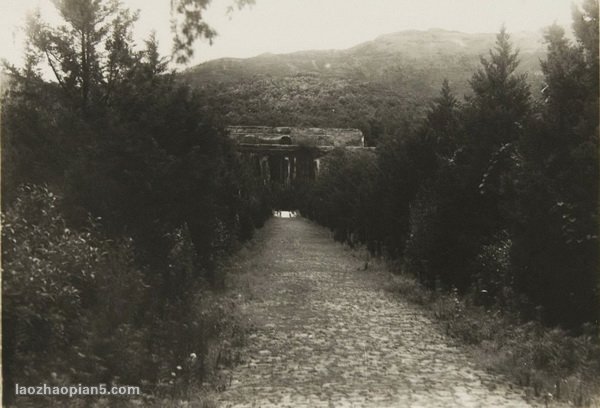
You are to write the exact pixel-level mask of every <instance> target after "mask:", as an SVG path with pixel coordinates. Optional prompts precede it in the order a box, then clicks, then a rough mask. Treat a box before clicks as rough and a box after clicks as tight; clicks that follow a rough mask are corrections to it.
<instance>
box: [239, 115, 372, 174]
mask: <svg viewBox="0 0 600 408" xmlns="http://www.w3.org/2000/svg"><path fill="white" fill-rule="evenodd" d="M227 131H228V134H229V137H230V138H231V139H233V140H234V141H235V142H236V145H237V149H238V151H239V152H240V153H241V154H243V155H245V156H247V157H248V158H249V159H250V160H251V161H252V163H253V164H254V167H255V168H256V171H257V172H259V173H260V174H261V176H262V177H263V179H264V180H265V181H272V182H276V183H282V184H290V183H291V182H292V181H293V180H300V179H301V180H313V179H315V177H317V175H318V173H319V169H320V160H321V158H322V157H323V156H324V155H325V154H327V153H329V152H331V151H332V150H333V149H335V148H344V149H352V150H359V149H372V148H369V147H365V145H364V137H363V134H362V132H361V131H360V130H358V129H337V128H302V127H269V126H230V127H228V128H227Z"/></svg>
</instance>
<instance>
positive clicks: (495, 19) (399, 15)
mask: <svg viewBox="0 0 600 408" xmlns="http://www.w3.org/2000/svg"><path fill="white" fill-rule="evenodd" d="M232 2H233V0H213V3H212V5H211V6H210V9H209V10H208V11H207V13H206V20H207V21H208V22H209V23H210V24H212V25H213V27H215V28H216V29H217V31H218V33H219V36H218V37H217V38H216V39H215V41H214V44H213V45H212V46H209V45H208V43H207V42H203V43H198V44H197V45H196V56H195V58H194V61H193V63H197V62H201V61H206V60H210V59H215V58H220V57H250V56H254V55H258V54H262V53H265V52H271V53H284V52H293V51H298V50H305V49H330V48H336V49H339V48H347V47H351V46H353V45H356V44H358V43H360V42H363V41H367V40H371V39H373V38H375V37H377V36H378V35H380V34H386V33H392V32H396V31H401V30H410V29H417V30H425V29H429V28H443V29H448V30H457V31H463V32H497V31H498V29H499V27H500V25H501V24H502V23H505V24H506V27H507V29H508V31H509V32H511V31H512V32H517V31H537V30H539V29H541V28H542V27H545V26H548V25H550V24H552V23H553V22H555V21H556V22H557V23H559V24H561V25H564V26H569V27H570V24H571V5H572V4H573V3H574V1H573V0H256V5H254V6H252V7H250V8H246V9H243V10H241V11H235V12H234V13H233V14H232V15H231V18H229V17H228V16H227V15H226V8H227V6H228V5H230V4H231V3H232ZM122 3H123V4H125V5H126V6H128V7H130V8H133V9H139V10H140V11H141V17H140V20H139V22H138V23H137V25H136V27H137V28H136V35H137V37H138V38H143V37H146V36H147V35H148V34H149V33H150V32H151V31H152V30H155V31H156V32H157V36H158V38H159V40H160V42H161V48H162V50H163V52H164V53H168V52H169V51H170V45H171V44H170V40H171V38H170V31H169V3H170V1H169V0H122ZM579 3H580V0H575V4H579ZM36 6H39V7H40V9H41V11H42V16H43V17H44V18H45V19H47V20H48V21H54V20H55V18H56V17H55V16H54V15H53V13H52V10H53V7H52V6H51V3H50V0H0V57H2V58H6V59H8V60H9V61H11V62H14V63H17V64H18V63H20V60H21V55H22V49H23V44H22V30H21V27H22V26H23V22H24V17H25V14H26V11H27V10H28V9H32V8H34V7H36Z"/></svg>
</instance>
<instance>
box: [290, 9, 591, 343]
mask: <svg viewBox="0 0 600 408" xmlns="http://www.w3.org/2000/svg"><path fill="white" fill-rule="evenodd" d="M573 30H574V35H575V41H574V42H573V41H571V40H569V39H568V38H566V36H565V31H564V30H563V29H562V28H561V27H559V26H556V25H554V26H551V27H549V28H548V29H547V31H546V33H545V36H544V39H545V42H546V45H547V56H546V58H545V59H543V60H542V61H541V70H542V72H543V89H542V92H541V95H542V96H541V98H534V97H532V93H533V91H532V89H531V87H530V85H529V84H528V82H527V77H526V75H525V74H523V73H520V72H519V71H518V65H519V54H518V51H517V50H515V48H514V46H513V44H512V42H511V40H510V36H509V34H508V33H507V32H506V31H505V30H504V29H502V31H501V32H500V33H499V34H498V35H497V38H496V44H495V46H494V47H493V49H492V50H491V51H490V53H489V55H487V56H485V57H482V59H481V63H480V66H479V67H478V68H477V70H475V71H474V72H473V74H472V77H471V79H470V80H469V86H470V88H471V92H470V94H469V96H467V97H466V98H464V99H462V98H459V97H457V96H455V95H454V93H453V92H452V90H451V88H450V86H449V84H448V81H444V82H443V84H442V87H441V91H439V95H438V97H437V98H435V99H434V100H433V102H432V103H431V106H430V107H429V110H428V111H427V114H426V117H425V118H424V120H423V121H422V122H421V123H420V124H413V125H412V126H405V127H403V128H399V129H397V131H396V132H395V133H393V134H390V135H388V136H387V137H385V138H384V139H383V140H381V141H380V143H379V146H378V149H377V153H376V154H366V155H365V154H361V155H359V154H356V153H349V152H344V151H339V152H337V153H336V154H334V155H332V156H331V157H329V158H327V159H326V161H327V163H325V165H326V171H325V172H324V174H323V175H322V176H321V177H320V178H319V179H318V180H317V183H316V184H315V185H312V186H310V185H309V186H306V185H304V186H301V187H300V190H301V191H302V193H301V194H300V195H301V196H302V197H306V199H305V200H304V202H303V205H302V212H303V214H306V215H308V216H310V217H312V218H313V219H315V220H317V221H318V222H320V223H322V224H324V225H326V226H328V227H330V228H331V229H332V230H333V231H334V232H335V235H336V236H337V237H338V238H339V239H341V240H343V241H347V242H351V243H358V242H362V243H365V244H366V245H367V246H368V247H369V248H370V250H371V251H373V252H375V253H377V254H384V255H386V256H388V257H391V258H401V259H402V262H403V264H404V269H405V270H408V271H411V272H412V273H414V274H415V275H417V276H419V277H420V279H421V280H422V281H423V282H424V283H426V284H427V285H428V286H430V287H445V288H447V289H450V288H456V289H458V290H459V291H460V292H462V293H472V294H473V296H475V297H476V301H477V302H479V303H490V304H491V303H495V304H499V305H501V306H503V307H505V308H512V309H513V310H517V311H518V312H519V313H521V314H522V315H523V317H524V318H525V319H541V320H542V321H543V322H545V323H546V324H548V325H561V326H563V327H565V328H568V329H571V330H573V331H574V332H577V333H578V332H580V331H581V330H582V328H584V327H588V328H589V325H590V324H591V325H596V326H597V322H598V318H599V317H600V299H599V295H600V294H599V291H600V279H599V271H598V3H597V2H595V1H587V2H585V4H584V9H583V11H580V10H576V11H575V12H574V23H573Z"/></svg>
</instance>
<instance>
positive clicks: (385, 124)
mask: <svg viewBox="0 0 600 408" xmlns="http://www.w3.org/2000/svg"><path fill="white" fill-rule="evenodd" d="M495 39H496V34H493V33H479V34H471V33H462V32H459V31H450V30H444V29H430V30H427V31H420V30H406V31H400V32H396V33H388V34H382V35H380V36H377V37H376V38H375V39H373V40H370V41H366V42H363V43H360V44H357V45H355V46H352V47H349V48H346V49H343V50H336V49H333V50H301V51H295V52H292V53H286V54H261V55H258V56H255V57H251V58H221V59H217V60H212V61H207V62H205V63H202V64H199V65H196V66H195V67H191V68H190V69H188V70H186V71H184V72H182V73H181V74H180V77H181V79H182V80H183V81H186V82H188V83H189V84H191V85H192V86H193V87H195V88H196V89H198V90H199V92H200V94H201V95H202V96H203V97H204V98H205V99H206V109H207V111H209V112H210V113H213V114H215V115H217V116H218V117H219V118H220V119H221V120H222V121H223V122H224V124H226V125H268V126H314V127H357V128H359V129H361V130H362V131H363V132H364V133H365V135H366V137H367V138H369V139H371V140H373V139H374V138H376V137H378V135H379V134H381V133H390V132H392V131H395V130H394V129H396V130H397V129H398V128H401V127H403V126H404V127H405V126H406V123H413V124H414V123H416V122H418V120H419V119H420V118H422V117H423V116H424V114H425V113H426V111H427V109H428V106H429V103H430V101H431V99H432V98H434V97H436V96H437V95H438V93H439V89H440V86H441V83H442V81H443V80H444V79H448V81H449V83H450V85H451V88H452V89H453V91H454V93H455V94H456V95H457V96H458V97H459V98H461V97H462V96H464V95H468V94H469V92H470V87H469V79H470V78H471V76H472V75H473V73H474V72H475V71H476V70H477V68H478V67H479V66H480V59H481V57H484V58H485V57H486V55H487V53H488V51H489V50H490V49H491V48H492V47H493V46H494V41H495ZM511 40H513V44H514V47H515V48H516V49H519V50H520V51H519V56H520V59H521V64H520V66H519V68H518V72H519V73H524V74H527V76H528V81H529V82H530V85H531V90H532V94H533V95H534V97H535V96H537V95H538V94H539V89H541V82H542V78H543V76H542V73H541V68H540V60H541V59H543V58H544V57H545V49H544V45H543V35H542V33H541V32H519V33H514V34H511Z"/></svg>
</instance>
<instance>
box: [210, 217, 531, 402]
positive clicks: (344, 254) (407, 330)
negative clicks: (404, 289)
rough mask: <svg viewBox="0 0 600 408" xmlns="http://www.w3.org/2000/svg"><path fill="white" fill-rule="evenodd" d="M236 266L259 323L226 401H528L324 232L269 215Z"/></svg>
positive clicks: (221, 397)
mask: <svg viewBox="0 0 600 408" xmlns="http://www.w3.org/2000/svg"><path fill="white" fill-rule="evenodd" d="M262 234H263V239H264V240H265V241H264V242H263V244H262V245H260V248H258V249H256V253H255V254H254V253H253V254H251V255H252V256H250V257H248V258H249V260H248V261H247V262H245V263H243V264H242V265H241V266H240V267H241V268H245V269H246V272H247V275H248V277H249V279H250V280H251V281H252V282H253V283H252V285H251V286H252V288H253V294H252V296H251V297H250V299H248V301H247V302H246V306H245V313H247V315H248V316H249V317H251V318H252V320H253V323H254V325H255V330H254V331H253V332H252V333H251V334H250V336H249V339H248V344H247V345H246V346H245V350H244V356H245V361H244V362H243V363H242V364H241V365H239V366H238V367H236V368H234V369H233V372H232V373H231V377H230V382H231V385H230V387H228V388H227V389H226V390H225V391H224V392H222V393H220V394H219V395H218V396H217V399H218V401H219V403H220V406H222V407H526V406H530V405H529V404H528V403H527V402H526V401H525V400H524V399H523V393H522V392H521V391H520V390H518V389H512V388H511V387H510V386H509V385H508V383H506V382H504V381H503V380H501V379H498V378H494V377H493V376H491V375H489V374H486V373H485V372H482V371H480V370H478V369H476V368H474V366H473V364H472V363H471V362H470V361H469V359H468V357H467V356H466V354H465V353H464V352H462V351H461V350H460V349H459V348H457V347H455V346H452V345H451V342H450V341H448V339H446V338H445V337H444V336H443V335H442V334H441V333H440V332H439V330H438V329H437V328H436V326H435V325H434V324H433V323H432V322H431V321H430V320H429V319H428V318H427V317H426V315H425V314H424V313H423V312H422V311H420V310H419V309H418V307H416V306H414V305H411V304H408V303H405V302H403V301H402V300H401V299H398V297H397V296H396V297H393V296H392V295H391V294H390V293H389V292H386V291H384V290H383V285H384V283H383V282H382V280H381V279H380V278H379V279H378V278H377V277H376V276H374V275H373V274H372V273H370V271H369V270H366V271H365V270H363V269H364V268H362V266H363V265H364V262H363V261H361V260H360V259H358V258H357V257H353V256H352V253H351V252H350V251H349V250H346V249H344V247H342V246H341V245H339V244H338V243H335V242H334V241H333V240H331V238H330V237H329V234H328V232H327V231H326V230H325V229H323V228H321V227H318V226H316V225H314V224H312V223H310V222H309V221H307V220H305V219H302V218H291V219H277V218H275V219H272V220H270V221H269V222H268V223H267V225H266V226H265V228H264V229H263V231H262Z"/></svg>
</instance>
